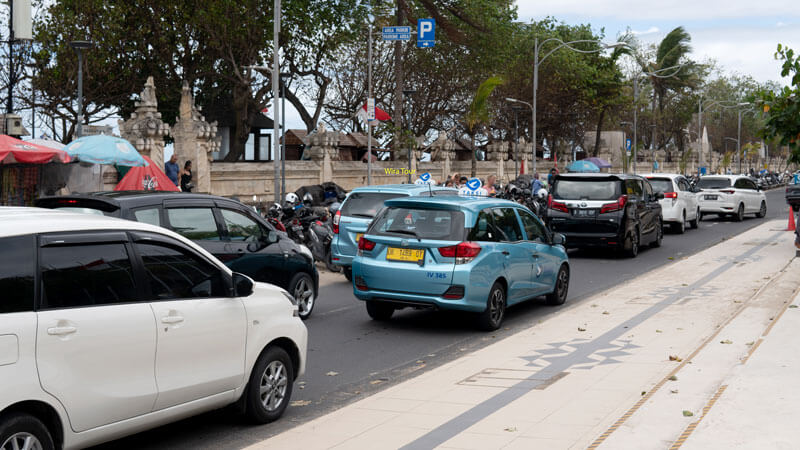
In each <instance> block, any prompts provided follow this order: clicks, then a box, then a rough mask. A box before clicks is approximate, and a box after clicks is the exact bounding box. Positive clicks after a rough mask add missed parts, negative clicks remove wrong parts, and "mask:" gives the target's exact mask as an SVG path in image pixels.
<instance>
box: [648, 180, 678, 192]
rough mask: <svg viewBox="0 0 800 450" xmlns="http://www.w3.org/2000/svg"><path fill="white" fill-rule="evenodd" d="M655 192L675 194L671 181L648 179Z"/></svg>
mask: <svg viewBox="0 0 800 450" xmlns="http://www.w3.org/2000/svg"><path fill="white" fill-rule="evenodd" d="M647 181H649V182H650V184H651V185H652V186H653V191H655V192H675V191H674V190H673V189H672V180H670V179H669V178H648V179H647Z"/></svg>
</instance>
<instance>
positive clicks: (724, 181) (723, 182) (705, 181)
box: [697, 178, 731, 189]
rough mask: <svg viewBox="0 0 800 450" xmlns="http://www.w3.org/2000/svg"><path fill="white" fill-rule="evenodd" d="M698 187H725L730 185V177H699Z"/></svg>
mask: <svg viewBox="0 0 800 450" xmlns="http://www.w3.org/2000/svg"><path fill="white" fill-rule="evenodd" d="M697 185H698V186H700V189H725V188H727V187H731V180H730V178H700V182H699V183H697Z"/></svg>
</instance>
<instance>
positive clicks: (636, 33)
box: [631, 27, 659, 36]
mask: <svg viewBox="0 0 800 450" xmlns="http://www.w3.org/2000/svg"><path fill="white" fill-rule="evenodd" d="M658 32H659V29H658V27H650V28H648V29H647V30H645V31H636V30H632V31H631V34H634V35H636V36H641V35H645V34H653V33H658Z"/></svg>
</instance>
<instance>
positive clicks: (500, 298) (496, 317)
mask: <svg viewBox="0 0 800 450" xmlns="http://www.w3.org/2000/svg"><path fill="white" fill-rule="evenodd" d="M505 315H506V291H505V289H503V285H502V284H500V283H498V282H496V281H495V283H494V284H493V285H492V289H490V290H489V298H488V299H486V309H485V310H484V311H483V312H482V313H480V315H479V316H478V328H480V329H481V330H484V331H494V330H496V329H498V328H500V325H501V324H502V323H503V318H504V317H505Z"/></svg>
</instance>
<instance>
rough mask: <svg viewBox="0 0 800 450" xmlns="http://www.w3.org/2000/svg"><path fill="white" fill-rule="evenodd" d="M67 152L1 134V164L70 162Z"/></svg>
mask: <svg viewBox="0 0 800 450" xmlns="http://www.w3.org/2000/svg"><path fill="white" fill-rule="evenodd" d="M70 159H71V158H70V157H69V155H68V154H67V152H65V151H63V150H59V149H56V148H52V147H46V146H43V145H37V144H34V143H32V142H25V141H21V140H19V139H16V138H13V137H11V136H8V135H5V134H0V164H15V163H22V164H47V163H49V162H62V163H67V162H70Z"/></svg>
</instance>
